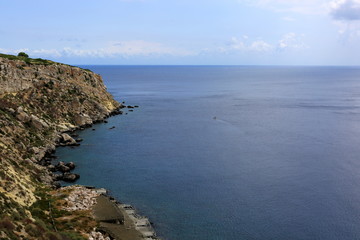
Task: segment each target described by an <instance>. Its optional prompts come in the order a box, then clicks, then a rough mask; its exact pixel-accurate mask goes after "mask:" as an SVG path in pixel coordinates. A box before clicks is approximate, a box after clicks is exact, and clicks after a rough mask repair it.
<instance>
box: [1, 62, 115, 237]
mask: <svg viewBox="0 0 360 240" xmlns="http://www.w3.org/2000/svg"><path fill="white" fill-rule="evenodd" d="M119 107H120V104H119V103H118V102H116V101H115V100H114V99H113V97H112V96H111V95H110V94H109V93H108V92H107V91H106V87H105V86H104V84H103V81H102V78H101V77H100V76H99V75H97V74H95V73H93V72H91V71H89V70H84V69H80V68H77V67H72V66H68V65H64V64H58V63H54V62H50V63H47V64H41V62H40V63H39V64H31V63H29V61H22V60H21V59H14V60H11V59H7V58H2V57H0V209H1V210H0V238H15V239H16V238H17V237H19V238H21V237H20V236H24V237H26V238H29V239H31V238H33V239H48V238H46V237H44V238H38V236H37V237H34V236H33V235H32V234H31V233H29V229H26V225H29V221H30V222H31V223H33V224H34V226H37V225H36V224H35V222H36V219H35V218H34V213H32V211H31V210H32V209H33V206H34V204H36V203H37V202H38V201H39V200H44V196H43V195H44V192H43V191H42V193H41V194H40V193H39V189H44V183H50V182H51V181H52V180H51V176H50V173H49V172H48V171H47V170H46V169H45V168H44V167H42V166H40V165H38V164H37V162H38V161H39V160H41V159H42V158H43V157H44V155H45V154H46V152H48V151H51V150H53V149H55V143H56V141H57V140H58V139H59V137H60V136H59V133H60V132H63V131H66V130H71V129H75V128H77V127H79V126H83V125H89V124H92V123H93V122H96V121H99V120H101V119H103V118H105V117H107V116H108V115H109V114H110V113H111V112H112V111H114V110H115V109H117V108H119ZM44 191H45V190H44ZM46 191H47V190H46ZM40 195H42V196H40ZM45 198H46V197H45ZM49 206H50V202H49ZM45 215H46V213H45ZM19 216H20V217H19ZM4 219H5V220H4ZM26 219H27V220H26Z"/></svg>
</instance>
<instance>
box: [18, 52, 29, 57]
mask: <svg viewBox="0 0 360 240" xmlns="http://www.w3.org/2000/svg"><path fill="white" fill-rule="evenodd" d="M18 57H26V58H28V57H29V55H27V54H26V53H24V52H19V54H18Z"/></svg>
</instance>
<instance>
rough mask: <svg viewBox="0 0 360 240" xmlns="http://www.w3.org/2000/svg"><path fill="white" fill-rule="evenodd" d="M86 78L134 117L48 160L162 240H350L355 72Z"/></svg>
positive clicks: (104, 69)
mask: <svg viewBox="0 0 360 240" xmlns="http://www.w3.org/2000/svg"><path fill="white" fill-rule="evenodd" d="M86 67H87V68H90V69H91V70H93V71H94V72H97V73H99V74H101V75H102V76H103V78H104V81H105V84H106V85H107V87H108V90H109V91H110V92H111V93H112V94H113V95H114V96H115V98H116V99H117V100H118V101H126V103H128V104H131V105H139V106H140V108H138V109H135V110H134V112H129V113H128V115H121V116H116V117H113V118H110V119H109V123H108V124H98V125H96V126H95V129H96V131H92V130H91V129H87V130H84V131H82V132H80V135H81V137H82V138H84V141H83V143H82V145H81V147H78V148H74V149H70V148H60V149H58V151H57V154H58V156H59V157H60V160H63V161H74V162H75V163H76V164H77V165H78V167H77V168H76V170H75V172H77V173H79V174H80V175H81V178H80V180H79V181H78V183H80V184H85V185H94V186H97V187H105V188H107V189H109V190H110V191H111V194H112V195H114V196H115V197H117V198H118V199H120V200H121V201H123V202H126V203H131V204H132V205H134V206H135V207H136V208H137V209H138V210H139V211H140V213H141V214H143V215H146V216H148V217H149V218H150V220H151V221H152V222H154V223H155V228H156V231H157V233H158V235H160V236H162V237H163V238H164V239H169V240H184V239H191V240H192V239H194V240H238V239H239V240H242V239H244V240H247V239H250V240H251V239H259V240H268V239H274V240H279V239H284V240H297V239H299V240H304V239H324V240H331V239H342V240H347V239H349V240H350V239H351V240H353V239H360V68H358V67H238V66H236V67H235V66H234V67H233V66H230V67H225V66H204V67H203V66H86ZM111 126H115V127H116V128H115V129H112V130H109V128H110V127H111Z"/></svg>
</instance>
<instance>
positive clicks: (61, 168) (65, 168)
mask: <svg viewBox="0 0 360 240" xmlns="http://www.w3.org/2000/svg"><path fill="white" fill-rule="evenodd" d="M55 168H56V170H57V171H59V172H63V173H65V172H69V171H70V168H69V167H68V166H66V165H65V163H64V162H59V163H58V164H56V166H55Z"/></svg>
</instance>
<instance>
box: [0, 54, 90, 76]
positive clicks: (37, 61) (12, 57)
mask: <svg viewBox="0 0 360 240" xmlns="http://www.w3.org/2000/svg"><path fill="white" fill-rule="evenodd" d="M0 58H6V59H9V60H17V61H23V62H25V63H27V64H28V65H45V66H47V65H54V64H60V65H65V66H70V67H75V66H72V65H69V64H64V63H59V62H54V61H51V60H47V59H42V58H30V57H24V56H15V55H10V54H3V53H0ZM78 68H80V67H78ZM81 69H83V70H85V71H89V72H92V71H91V70H90V69H84V68H81Z"/></svg>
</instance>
